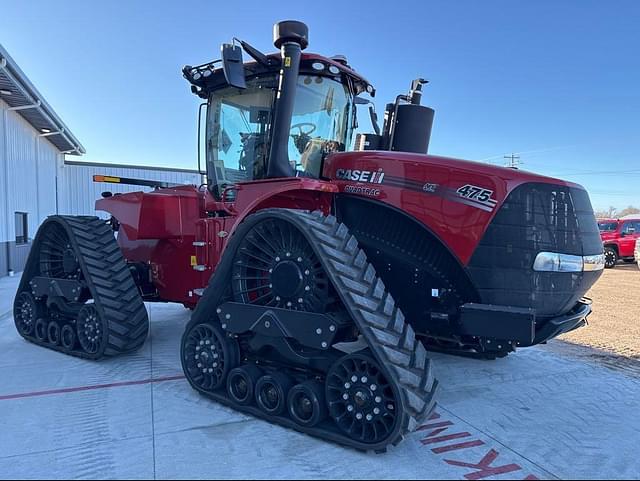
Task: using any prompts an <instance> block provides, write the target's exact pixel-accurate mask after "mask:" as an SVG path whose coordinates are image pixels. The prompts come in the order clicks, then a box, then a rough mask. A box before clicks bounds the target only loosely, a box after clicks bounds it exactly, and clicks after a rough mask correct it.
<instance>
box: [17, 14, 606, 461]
mask: <svg viewBox="0 0 640 481" xmlns="http://www.w3.org/2000/svg"><path fill="white" fill-rule="evenodd" d="M274 38H275V45H276V47H277V48H278V49H279V50H280V53H279V54H271V55H265V54H263V53H261V52H259V51H258V50H256V49H255V48H253V47H252V46H250V45H249V44H247V43H246V42H240V41H234V44H227V45H223V48H222V54H223V55H222V57H223V58H222V60H221V61H220V62H221V63H222V66H221V67H220V66H219V65H218V61H216V62H212V63H207V64H204V65H200V66H197V67H190V66H187V67H185V68H184V69H183V73H184V76H185V77H186V79H187V80H188V81H189V82H190V83H191V85H192V87H191V89H192V91H193V93H195V94H196V95H198V96H199V97H201V98H202V99H204V100H205V101H206V107H207V116H206V117H207V122H206V135H205V136H204V137H205V144H206V147H205V150H206V167H207V168H206V173H207V182H206V184H205V185H203V186H201V187H200V188H198V187H196V186H166V185H161V184H153V183H151V184H152V186H154V187H156V189H155V190H153V191H152V192H148V193H142V192H138V193H129V194H123V195H110V194H109V193H105V194H104V195H103V197H104V198H103V199H101V200H99V201H98V202H97V208H98V209H99V210H103V211H106V212H109V213H110V214H111V215H112V218H111V220H110V222H109V223H106V222H104V221H102V220H100V219H98V218H95V217H65V216H54V217H50V218H49V219H47V220H46V221H45V222H44V223H43V225H42V226H41V228H40V230H39V232H38V234H37V237H36V239H35V242H34V245H33V248H32V253H31V256H30V258H29V261H28V265H27V267H26V270H25V273H24V275H23V278H22V282H21V284H20V288H19V292H18V294H17V298H16V302H15V321H16V326H17V328H18V330H19V331H20V333H21V334H22V336H24V337H25V338H26V339H28V340H29V341H31V342H34V343H36V344H38V345H41V346H43V347H48V348H51V349H55V350H58V351H61V352H64V353H67V354H72V355H75V356H80V357H84V358H88V359H100V358H102V357H104V356H115V355H118V354H122V353H127V352H130V351H133V350H135V349H137V348H139V347H140V346H141V345H142V344H143V343H144V342H145V339H146V337H147V333H148V330H149V322H148V317H147V313H146V311H145V307H144V303H143V301H149V302H152V301H161V302H166V301H170V302H178V303H182V304H184V305H185V306H187V307H190V308H194V312H193V314H192V318H191V321H190V322H189V323H188V325H187V327H186V330H185V333H184V336H183V338H182V344H181V359H182V365H183V369H184V372H185V374H186V377H187V379H188V380H189V382H190V383H191V385H192V386H193V387H194V388H195V389H197V390H198V391H199V392H201V393H203V394H205V395H207V396H210V397H211V398H213V399H215V400H216V401H218V402H220V403H222V404H225V405H228V406H231V407H233V408H235V409H238V410H240V411H242V412H245V413H249V414H252V415H254V416H257V417H260V418H264V419H266V420H268V421H271V422H276V423H279V424H281V425H284V426H287V427H290V428H293V429H297V430H299V431H302V432H305V433H309V434H311V435H314V436H318V437H320V438H324V439H328V440H331V441H334V442H337V443H341V444H344V445H347V446H352V447H355V448H357V449H362V450H374V451H380V450H384V449H385V447H386V446H388V445H389V444H395V443H397V442H399V441H400V440H401V439H402V437H403V435H405V434H406V433H408V432H410V431H412V430H414V429H415V428H416V427H417V426H418V425H419V424H420V423H421V422H422V421H423V420H424V419H425V418H426V417H427V416H428V415H429V413H430V411H431V410H432V408H433V406H434V393H435V390H436V386H437V381H436V380H435V379H434V377H433V373H432V369H431V365H430V362H429V360H428V359H427V352H426V349H429V350H440V351H444V352H449V353H456V354H464V355H473V356H477V357H481V358H488V359H493V358H496V357H502V356H505V355H507V354H508V353H509V352H511V351H514V350H515V349H516V347H517V346H531V345H534V344H538V343H541V342H545V341H547V340H549V339H551V338H553V337H555V336H557V335H559V334H561V333H564V332H567V331H570V330H572V329H575V328H577V327H580V326H582V325H584V324H585V322H586V317H587V315H589V313H590V311H591V308H590V306H589V303H588V302H587V301H586V300H584V299H582V296H583V295H584V294H585V293H586V292H587V290H588V289H589V287H590V286H591V285H592V284H593V283H594V282H595V281H596V280H597V279H598V277H599V276H600V274H601V269H602V267H603V264H604V259H603V255H602V253H603V249H602V242H601V240H600V235H599V233H598V226H597V224H596V220H595V218H594V216H593V212H592V208H591V205H590V202H589V198H588V196H587V193H586V192H585V190H584V189H583V188H582V187H580V186H578V185H575V184H571V183H567V182H563V181H560V180H556V179H551V178H546V177H541V176H538V175H534V174H530V173H525V172H521V171H518V170H513V169H506V168H499V167H493V166H489V165H485V164H480V163H473V162H467V161H462V160H454V159H449V158H442V157H434V156H428V155H426V152H427V146H428V143H429V137H430V132H431V124H432V120H433V110H432V109H430V108H427V107H424V106H421V105H420V99H421V96H422V85H423V83H424V81H423V80H416V81H414V82H413V85H412V88H411V91H410V93H409V94H408V95H399V96H398V97H397V98H396V100H395V102H393V103H390V104H388V105H387V107H386V112H385V119H384V125H383V127H382V129H380V128H378V125H377V121H376V116H375V114H374V113H373V110H371V111H370V113H371V121H372V124H373V127H374V130H375V131H376V134H366V135H359V136H358V137H357V138H356V139H355V142H354V140H353V138H352V136H353V134H354V130H355V128H356V126H357V122H356V106H357V105H365V104H367V103H368V102H369V101H368V100H365V99H363V98H362V97H361V95H364V94H368V95H370V96H373V95H374V89H373V87H372V86H371V84H370V83H369V82H367V80H365V79H364V78H363V77H362V76H360V74H358V73H356V72H355V71H354V70H353V69H352V68H351V67H350V66H349V65H348V64H347V61H346V60H345V59H344V58H342V57H335V58H325V57H322V56H319V55H315V54H306V53H302V51H303V50H304V49H305V48H306V46H307V43H308V42H307V28H306V26H305V25H304V24H301V23H299V22H293V21H288V22H281V23H278V24H276V26H275V28H274ZM243 51H244V52H246V54H248V55H249V56H251V57H252V58H253V61H252V62H249V63H243V60H242V52H243ZM354 144H355V149H353V151H350V152H347V150H349V149H350V148H351V146H352V145H354ZM97 180H98V181H102V182H129V183H136V181H135V180H133V179H113V178H111V179H110V178H104V177H102V178H98V179H97ZM138 183H139V184H144V183H142V182H138ZM114 231H117V236H114ZM425 348H426V349H425Z"/></svg>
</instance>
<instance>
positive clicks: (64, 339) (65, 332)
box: [60, 324, 78, 352]
mask: <svg viewBox="0 0 640 481" xmlns="http://www.w3.org/2000/svg"><path fill="white" fill-rule="evenodd" d="M77 338H78V337H77V336H76V331H75V329H74V328H73V327H72V326H71V325H70V324H66V325H65V326H64V327H63V328H62V331H61V333H60V345H61V346H62V348H63V349H64V350H65V352H71V351H73V349H74V348H75V347H76V340H77Z"/></svg>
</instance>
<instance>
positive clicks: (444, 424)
mask: <svg viewBox="0 0 640 481" xmlns="http://www.w3.org/2000/svg"><path fill="white" fill-rule="evenodd" d="M447 426H453V423H452V422H451V421H443V422H441V423H431V424H425V425H423V426H420V427H419V428H418V429H416V431H426V430H427V429H436V428H445V427H447Z"/></svg>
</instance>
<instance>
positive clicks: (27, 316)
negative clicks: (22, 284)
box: [13, 292, 46, 337]
mask: <svg viewBox="0 0 640 481" xmlns="http://www.w3.org/2000/svg"><path fill="white" fill-rule="evenodd" d="M45 316H46V307H45V306H44V304H43V303H42V302H40V301H38V300H36V298H35V297H33V294H31V293H30V292H23V293H21V294H20V295H19V296H18V300H17V302H16V303H15V307H14V310H13V318H14V321H15V323H16V328H17V329H18V332H19V333H20V335H21V336H23V337H27V336H31V335H33V331H34V330H35V327H36V321H37V320H38V319H41V318H43V317H45Z"/></svg>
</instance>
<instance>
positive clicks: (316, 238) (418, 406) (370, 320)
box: [185, 209, 438, 451]
mask: <svg viewBox="0 0 640 481" xmlns="http://www.w3.org/2000/svg"><path fill="white" fill-rule="evenodd" d="M267 218H280V219H284V220H286V221H288V222H290V223H291V224H293V225H294V226H296V227H297V228H298V229H299V230H300V232H302V233H303V234H304V236H305V237H306V238H307V240H308V241H309V244H310V245H311V246H312V248H313V249H314V251H315V253H316V255H317V257H318V259H320V261H321V262H322V264H323V267H324V268H325V270H326V272H327V275H328V276H329V279H330V280H331V282H332V283H333V285H334V287H335V290H336V291H337V292H338V293H339V295H340V298H341V300H342V302H343V303H344V305H345V307H346V308H347V310H348V311H349V313H350V315H351V318H352V320H353V322H354V323H355V324H356V326H357V327H358V329H359V331H360V332H361V334H362V335H363V337H364V339H365V341H366V343H367V344H368V347H369V349H370V351H371V353H372V354H373V356H374V357H375V358H376V360H377V361H378V363H379V364H380V366H381V368H382V369H383V371H384V373H385V375H386V377H387V379H388V380H389V381H390V382H391V383H392V384H393V385H394V387H395V390H396V397H397V402H398V403H401V404H402V407H403V409H402V410H399V411H401V412H402V416H401V419H399V420H398V422H397V424H396V429H395V431H394V433H393V434H392V435H391V436H390V437H389V438H387V440H386V441H385V442H384V444H377V445H371V444H366V443H360V442H357V441H354V440H352V439H350V438H348V437H346V436H344V435H342V434H339V433H337V432H332V431H326V430H320V429H317V428H309V429H305V428H302V427H300V426H298V425H297V424H295V423H294V422H293V421H291V420H290V419H288V418H284V417H277V418H273V417H272V418H267V417H265V415H264V414H263V413H262V412H261V411H259V410H258V409H255V408H253V407H245V406H238V405H235V404H234V403H233V402H231V401H230V400H229V399H228V398H227V397H226V395H223V392H219V393H209V392H204V391H201V390H200V392H202V393H203V394H205V395H208V396H210V397H212V398H214V399H216V400H217V401H219V402H221V403H223V404H226V405H231V406H233V407H234V408H235V409H238V410H239V411H242V412H245V413H249V414H252V415H254V416H256V417H260V418H263V419H267V420H268V421H271V422H275V423H278V424H281V425H284V426H286V427H289V428H292V429H295V430H298V431H301V432H305V433H307V434H310V435H313V436H317V437H321V438H324V439H327V440H330V441H333V442H336V443H339V444H342V445H346V446H350V447H353V448H355V449H358V450H363V451H384V450H385V449H386V448H387V446H389V445H391V444H393V445H397V444H398V443H399V442H400V441H402V439H403V437H404V436H405V435H406V434H408V433H410V432H412V431H414V430H415V429H416V428H418V427H419V426H420V424H421V423H422V422H423V421H425V420H426V419H427V417H428V416H429V415H430V414H431V413H432V411H433V409H434V407H435V394H436V391H437V387H438V382H437V381H436V379H435V378H434V376H433V369H432V365H431V361H430V360H429V359H428V358H427V352H426V350H425V348H424V346H423V345H422V343H421V342H420V341H418V340H417V339H416V337H415V333H414V331H413V328H412V327H411V325H410V324H409V323H407V322H406V321H405V318H404V315H403V314H402V312H401V311H400V309H399V308H398V307H397V306H396V304H395V302H394V300H393V297H392V296H391V294H390V293H388V292H387V291H386V289H385V286H384V284H383V282H382V280H380V278H378V276H377V275H376V272H375V270H374V268H373V266H372V265H371V264H370V263H369V262H368V261H367V257H366V255H365V253H364V251H363V250H362V249H361V248H360V247H359V245H358V241H357V240H356V238H355V237H354V236H352V235H351V234H350V233H349V230H348V229H347V227H346V226H345V225H344V224H341V223H339V222H338V221H337V220H336V218H335V217H333V216H325V215H323V214H322V213H321V212H304V211H299V210H290V209H266V210H263V211H260V212H259V213H257V214H253V215H251V216H250V217H248V218H247V219H246V220H245V221H243V223H242V225H241V226H239V227H238V229H237V231H236V233H235V234H234V236H233V237H232V239H231V240H230V242H229V245H228V247H227V249H226V250H225V253H224V256H223V261H222V263H221V264H220V266H219V267H218V269H217V270H216V275H214V277H213V279H212V281H211V283H210V284H209V287H208V288H207V291H206V292H205V293H204V296H203V299H202V300H201V301H200V303H199V304H198V306H197V307H196V310H195V312H194V315H193V317H192V320H191V322H190V323H189V326H187V331H188V329H189V328H190V326H192V325H194V324H195V323H199V322H218V321H217V319H216V316H215V308H216V307H217V305H219V304H220V301H221V296H222V294H221V292H223V291H224V286H225V285H228V274H229V272H230V264H231V259H232V258H233V257H234V255H235V251H236V250H237V247H238V245H239V243H240V240H241V239H242V237H243V235H244V233H246V232H247V231H248V230H249V229H250V228H251V227H252V226H253V225H256V224H257V223H258V222H260V221H262V220H265V219H267ZM187 331H185V332H187ZM194 388H196V389H197V387H196V386H194Z"/></svg>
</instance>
